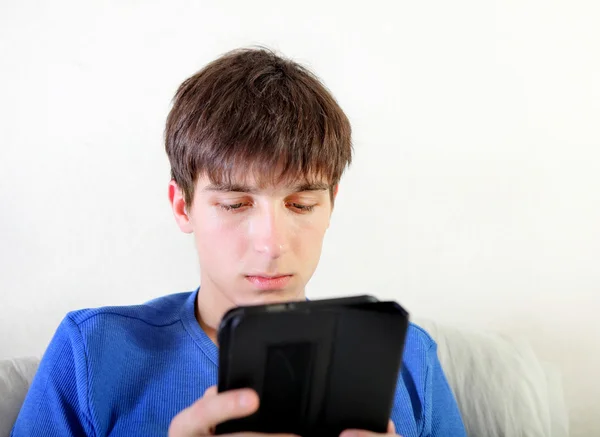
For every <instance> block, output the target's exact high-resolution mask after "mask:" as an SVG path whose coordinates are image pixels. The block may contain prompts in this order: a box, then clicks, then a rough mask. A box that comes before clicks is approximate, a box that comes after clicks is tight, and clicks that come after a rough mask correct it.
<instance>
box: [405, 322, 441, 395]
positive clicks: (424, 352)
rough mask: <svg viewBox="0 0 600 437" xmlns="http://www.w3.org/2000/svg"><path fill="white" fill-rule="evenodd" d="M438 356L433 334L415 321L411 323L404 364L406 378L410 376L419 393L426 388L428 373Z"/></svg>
mask: <svg viewBox="0 0 600 437" xmlns="http://www.w3.org/2000/svg"><path fill="white" fill-rule="evenodd" d="M435 356H437V345H436V343H435V341H434V340H433V338H432V337H431V335H429V333H428V332H427V331H426V330H425V329H423V328H422V327H420V326H419V325H416V324H414V323H410V324H409V327H408V332H407V334H406V340H405V342H404V352H403V355H402V364H403V369H402V370H403V372H404V379H406V378H407V377H408V378H410V379H411V380H412V381H413V383H414V387H415V388H416V389H417V391H418V392H419V393H421V392H422V391H423V390H424V389H425V384H426V380H427V374H428V373H429V369H430V367H431V366H432V364H433V363H434V360H435Z"/></svg>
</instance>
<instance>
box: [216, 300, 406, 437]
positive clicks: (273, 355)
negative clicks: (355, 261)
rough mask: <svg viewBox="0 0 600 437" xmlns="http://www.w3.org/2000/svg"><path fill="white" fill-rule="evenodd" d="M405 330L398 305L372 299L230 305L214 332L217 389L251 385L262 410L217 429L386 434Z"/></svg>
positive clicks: (326, 434) (324, 435) (325, 436)
mask: <svg viewBox="0 0 600 437" xmlns="http://www.w3.org/2000/svg"><path fill="white" fill-rule="evenodd" d="M407 329H408V313H407V312H406V311H405V310H404V309H403V308H402V307H401V306H400V305H398V304H397V303H396V302H379V301H378V300H377V299H375V298H374V297H372V296H357V297H350V298H342V299H328V300H315V301H302V302H287V303H280V304H269V305H258V306H246V307H237V308H234V309H232V310H230V311H229V312H227V313H226V314H225V316H224V317H223V320H222V322H221V324H220V327H219V331H218V342H219V382H218V390H219V392H223V391H227V390H231V389H237V388H252V389H254V390H256V392H257V393H258V395H259V397H260V407H259V409H258V411H257V412H256V413H255V414H253V415H251V416H248V417H246V418H242V419H235V420H231V421H228V422H225V423H222V424H220V425H218V426H217V428H216V433H217V434H226V433H234V432H263V433H293V434H297V435H301V436H322V437H329V436H331V437H334V436H335V437H338V436H339V434H340V433H341V432H342V431H343V430H345V429H350V428H353V429H364V430H368V431H373V432H378V433H384V432H385V431H386V429H387V424H388V421H389V418H390V413H391V409H392V403H393V400H394V393H395V388H396V383H397V379H398V374H399V371H400V366H401V363H402V351H403V348H404V340H405V337H406V332H407Z"/></svg>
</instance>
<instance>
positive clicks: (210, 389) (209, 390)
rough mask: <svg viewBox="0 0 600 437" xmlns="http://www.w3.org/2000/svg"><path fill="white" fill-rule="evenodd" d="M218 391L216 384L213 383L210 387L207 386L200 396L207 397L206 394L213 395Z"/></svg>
mask: <svg viewBox="0 0 600 437" xmlns="http://www.w3.org/2000/svg"><path fill="white" fill-rule="evenodd" d="M218 393H219V392H218V390H217V386H216V385H213V386H211V387H208V388H207V389H206V391H205V392H204V395H203V396H202V397H203V398H204V397H208V396H214V395H216V394H218Z"/></svg>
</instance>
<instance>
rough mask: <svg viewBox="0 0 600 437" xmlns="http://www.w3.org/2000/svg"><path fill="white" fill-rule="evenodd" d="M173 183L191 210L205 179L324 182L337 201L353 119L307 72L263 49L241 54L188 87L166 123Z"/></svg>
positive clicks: (237, 52) (196, 76)
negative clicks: (251, 177) (335, 191)
mask: <svg viewBox="0 0 600 437" xmlns="http://www.w3.org/2000/svg"><path fill="white" fill-rule="evenodd" d="M165 148H166V151H167V155H168V157H169V161H170V163H171V177H172V178H173V179H174V180H175V182H176V183H177V184H178V185H179V187H180V188H181V189H182V190H183V193H184V197H185V201H186V204H187V205H191V204H192V199H193V197H194V184H195V182H196V180H197V178H198V176H199V175H201V174H206V175H207V176H208V177H209V179H210V180H211V182H213V183H232V182H233V178H235V177H239V176H240V175H242V176H243V175H248V174H249V173H250V174H254V175H257V176H258V177H259V183H260V184H267V183H277V182H280V181H282V180H286V181H295V180H301V179H304V180H308V179H314V178H322V179H325V180H326V181H327V183H329V184H330V192H331V193H332V200H333V189H334V186H335V185H337V183H338V182H339V180H340V178H341V176H342V173H343V172H344V170H345V168H346V167H347V166H348V165H350V163H351V161H352V144H351V128H350V123H349V121H348V118H347V117H346V115H345V114H344V112H343V111H342V109H341V108H340V106H339V105H338V104H337V102H336V100H335V99H334V98H333V96H332V95H331V93H330V92H329V91H328V90H327V88H325V86H324V85H323V84H322V83H321V82H320V81H319V79H318V78H317V77H316V76H315V75H313V74H312V73H311V72H310V71H309V70H308V69H306V68H305V67H303V66H301V65H299V64H298V63H296V62H293V61H291V60H289V59H285V58H282V57H281V56H278V55H276V54H275V53H274V52H272V51H270V50H268V49H264V48H253V49H239V50H234V51H232V52H229V53H227V54H225V55H223V56H222V57H220V58H218V59H216V60H215V61H213V62H211V63H210V64H208V65H207V66H206V67H204V68H203V69H202V70H200V71H199V72H197V73H196V74H194V75H193V76H192V77H190V78H189V79H187V80H186V81H184V82H183V83H182V84H181V86H180V87H179V89H178V90H177V93H176V94H175V97H174V100H173V107H172V109H171V111H170V113H169V116H168V118H167V124H166V130H165Z"/></svg>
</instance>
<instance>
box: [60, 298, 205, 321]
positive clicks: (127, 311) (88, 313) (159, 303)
mask: <svg viewBox="0 0 600 437" xmlns="http://www.w3.org/2000/svg"><path fill="white" fill-rule="evenodd" d="M192 294H193V292H185V293H176V294H170V295H167V296H163V297H159V298H156V299H153V300H150V301H148V302H146V303H143V304H140V305H127V306H105V307H100V308H87V309H81V310H77V311H72V312H70V313H68V314H67V316H66V319H67V320H68V321H69V322H71V323H72V324H74V325H76V326H78V327H81V326H82V325H89V324H98V323H102V322H104V321H109V320H110V321H112V322H113V323H116V324H119V323H129V322H131V321H136V322H137V323H139V324H145V325H148V326H155V327H160V326H166V325H170V324H173V323H175V322H177V321H179V319H180V317H181V310H182V308H183V307H184V305H185V303H186V301H187V300H188V299H189V298H190V297H191V295H192Z"/></svg>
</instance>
